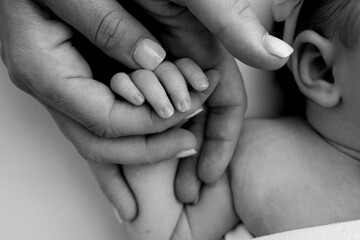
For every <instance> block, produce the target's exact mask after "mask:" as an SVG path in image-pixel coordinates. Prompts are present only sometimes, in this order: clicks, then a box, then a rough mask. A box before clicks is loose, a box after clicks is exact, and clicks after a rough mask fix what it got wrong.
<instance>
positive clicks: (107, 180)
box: [89, 162, 137, 221]
mask: <svg viewBox="0 0 360 240" xmlns="http://www.w3.org/2000/svg"><path fill="white" fill-rule="evenodd" d="M89 165H90V168H91V170H92V172H93V174H94V176H95V178H96V180H97V182H98V184H99V186H100V188H101V190H102V191H103V193H104V194H105V196H106V197H107V198H108V200H109V202H110V203H111V204H112V205H113V206H114V208H115V211H117V214H118V215H119V217H120V219H121V220H125V221H131V220H133V219H134V218H135V216H136V213H137V206H136V200H135V198H134V196H133V194H132V192H131V190H130V189H129V186H128V185H127V183H126V182H125V180H124V178H123V176H122V173H121V169H120V168H121V166H119V165H115V164H98V163H93V162H89Z"/></svg>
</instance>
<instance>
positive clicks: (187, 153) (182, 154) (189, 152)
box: [176, 149, 197, 158]
mask: <svg viewBox="0 0 360 240" xmlns="http://www.w3.org/2000/svg"><path fill="white" fill-rule="evenodd" d="M196 153H197V152H196V150H195V149H189V150H185V151H182V152H180V153H178V155H176V158H185V157H190V156H192V155H195V154H196Z"/></svg>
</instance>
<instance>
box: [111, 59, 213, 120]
mask: <svg viewBox="0 0 360 240" xmlns="http://www.w3.org/2000/svg"><path fill="white" fill-rule="evenodd" d="M182 73H183V74H184V75H183V74H182ZM187 84H189V86H191V87H193V89H194V90H195V91H204V90H206V89H207V88H208V86H209V82H208V79H207V77H206V75H205V73H204V72H203V71H202V70H201V68H200V67H199V66H198V65H197V64H196V63H195V62H194V61H192V60H191V59H188V58H182V59H179V60H177V61H175V62H174V63H171V62H168V61H164V62H162V63H160V65H159V66H158V67H157V68H156V69H155V71H154V72H152V71H150V70H137V71H135V72H132V73H130V74H129V75H127V74H125V73H118V74H116V75H115V76H114V77H113V78H112V79H111V82H110V86H111V90H113V91H114V92H115V93H117V94H118V95H119V96H120V97H123V98H125V99H126V100H128V101H129V102H131V103H133V104H135V105H141V104H143V103H144V100H145V99H146V100H147V101H148V103H149V104H150V105H151V106H152V107H153V108H154V110H155V111H156V112H157V113H158V115H159V117H161V118H165V119H166V118H169V117H171V116H172V115H173V114H174V108H175V109H176V110H177V111H179V112H186V111H189V110H190V108H191V99H190V94H189V90H188V86H187ZM168 95H169V96H170V99H171V101H170V99H169V97H168Z"/></svg>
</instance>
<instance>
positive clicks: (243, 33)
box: [175, 0, 293, 70]
mask: <svg viewBox="0 0 360 240" xmlns="http://www.w3.org/2000/svg"><path fill="white" fill-rule="evenodd" d="M175 2H180V3H182V4H184V5H186V6H187V7H188V8H189V10H190V11H191V12H192V13H193V14H194V15H195V16H196V17H197V18H198V19H199V20H200V21H201V22H202V23H203V24H204V25H205V26H206V27H207V28H208V29H209V30H210V31H211V32H212V33H213V34H214V35H216V36H217V37H218V39H219V40H220V41H221V42H222V43H223V44H224V46H225V47H226V48H227V49H228V50H229V52H230V53H231V54H232V55H234V56H235V57H236V58H238V59H239V60H240V61H242V62H244V63H246V64H248V65H251V66H254V67H259V68H263V69H268V70H273V69H277V68H279V67H281V66H283V65H284V64H285V63H286V62H287V59H288V57H289V56H290V54H291V53H292V51H293V50H292V48H291V47H290V46H289V45H288V44H287V43H285V42H283V41H282V40H280V39H278V38H275V37H273V36H271V35H269V34H268V33H267V32H266V30H265V29H264V28H263V26H262V25H261V24H260V22H259V20H258V18H257V17H256V15H255V13H254V12H253V10H252V7H251V5H250V3H249V0H224V1H218V0H175Z"/></svg>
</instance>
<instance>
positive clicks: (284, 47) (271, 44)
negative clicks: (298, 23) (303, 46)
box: [263, 35, 294, 58]
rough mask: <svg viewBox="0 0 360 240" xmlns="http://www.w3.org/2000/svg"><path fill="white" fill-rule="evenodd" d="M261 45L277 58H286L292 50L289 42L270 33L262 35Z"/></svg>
mask: <svg viewBox="0 0 360 240" xmlns="http://www.w3.org/2000/svg"><path fill="white" fill-rule="evenodd" d="M263 45H264V48H265V49H266V50H267V51H268V52H269V53H270V54H272V55H274V56H276V57H279V58H287V57H289V56H290V55H291V54H292V53H293V52H294V49H293V48H292V47H291V46H290V45H289V44H287V43H286V42H284V41H282V40H280V39H278V38H276V37H274V36H271V35H265V36H264V39H263Z"/></svg>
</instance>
